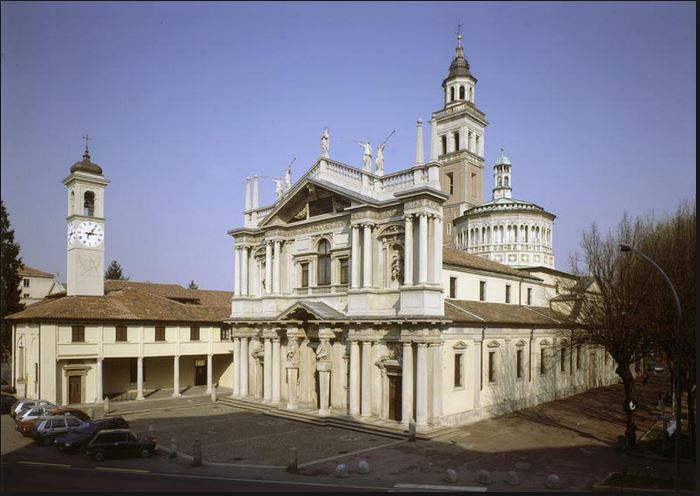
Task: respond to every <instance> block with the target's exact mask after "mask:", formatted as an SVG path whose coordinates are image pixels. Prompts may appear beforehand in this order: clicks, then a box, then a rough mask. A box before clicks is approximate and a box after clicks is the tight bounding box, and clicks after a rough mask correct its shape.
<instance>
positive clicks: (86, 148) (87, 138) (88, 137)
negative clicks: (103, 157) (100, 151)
mask: <svg viewBox="0 0 700 496" xmlns="http://www.w3.org/2000/svg"><path fill="white" fill-rule="evenodd" d="M83 139H84V140H85V151H86V152H87V151H88V141H90V140H91V139H92V138H91V137H90V136H88V134H87V133H85V136H83Z"/></svg>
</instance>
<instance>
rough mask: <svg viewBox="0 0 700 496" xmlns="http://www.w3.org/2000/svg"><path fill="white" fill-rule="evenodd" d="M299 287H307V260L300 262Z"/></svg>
mask: <svg viewBox="0 0 700 496" xmlns="http://www.w3.org/2000/svg"><path fill="white" fill-rule="evenodd" d="M301 287H302V288H308V287H309V264H308V262H306V263H303V264H301Z"/></svg>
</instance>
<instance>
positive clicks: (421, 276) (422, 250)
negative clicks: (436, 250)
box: [418, 213, 428, 284]
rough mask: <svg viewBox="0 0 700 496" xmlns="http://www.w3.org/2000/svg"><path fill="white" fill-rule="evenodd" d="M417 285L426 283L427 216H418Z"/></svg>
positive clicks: (423, 214)
mask: <svg viewBox="0 0 700 496" xmlns="http://www.w3.org/2000/svg"><path fill="white" fill-rule="evenodd" d="M418 219H419V220H418V284H426V283H427V282H428V214H425V213H422V214H419V216H418Z"/></svg>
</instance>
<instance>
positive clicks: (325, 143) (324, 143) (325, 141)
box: [321, 127, 331, 158]
mask: <svg viewBox="0 0 700 496" xmlns="http://www.w3.org/2000/svg"><path fill="white" fill-rule="evenodd" d="M330 141H331V137H330V134H329V133H328V128H327V127H324V128H323V134H321V158H328V148H329V146H330Z"/></svg>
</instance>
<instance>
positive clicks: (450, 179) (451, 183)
mask: <svg viewBox="0 0 700 496" xmlns="http://www.w3.org/2000/svg"><path fill="white" fill-rule="evenodd" d="M447 191H449V193H450V195H452V194H453V193H454V191H455V184H454V176H453V175H452V173H451V172H448V173H447Z"/></svg>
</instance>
